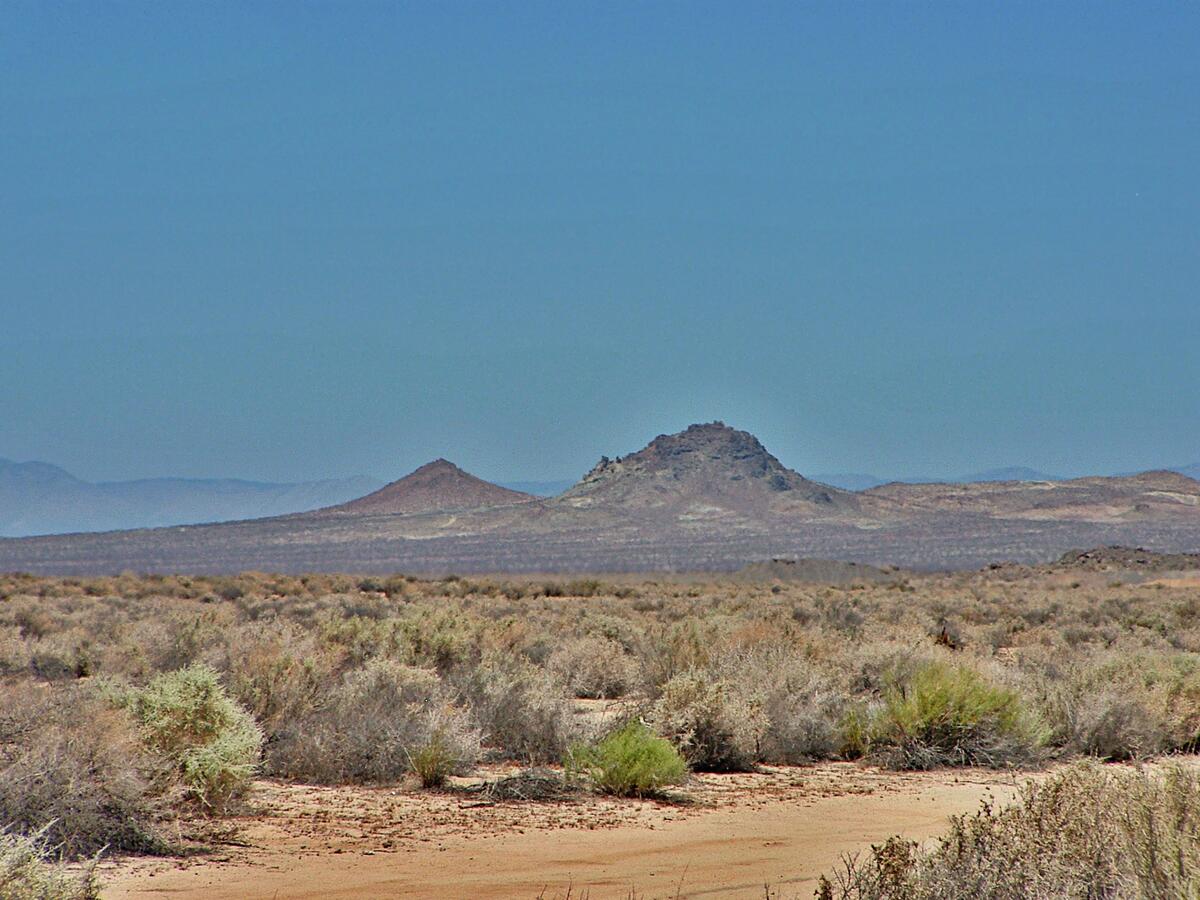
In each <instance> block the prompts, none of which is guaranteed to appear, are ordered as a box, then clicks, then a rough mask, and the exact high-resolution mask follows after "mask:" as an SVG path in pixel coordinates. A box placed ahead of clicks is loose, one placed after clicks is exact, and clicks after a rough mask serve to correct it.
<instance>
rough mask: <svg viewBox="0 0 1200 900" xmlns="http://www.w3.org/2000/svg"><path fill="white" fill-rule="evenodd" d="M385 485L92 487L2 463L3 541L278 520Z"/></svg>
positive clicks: (149, 482) (225, 482)
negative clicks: (46, 535) (200, 523)
mask: <svg viewBox="0 0 1200 900" xmlns="http://www.w3.org/2000/svg"><path fill="white" fill-rule="evenodd" d="M381 486H382V482H380V481H377V480H375V479H373V478H364V477H356V478H340V479H331V480H327V481H309V482H300V483H296V484H275V483H271V482H261V481H241V480H238V479H232V478H147V479H142V480H138V481H107V482H99V483H92V482H88V481H83V480H82V479H79V478H76V477H75V476H74V475H72V474H71V473H70V472H67V471H65V470H64V469H60V468H59V467H58V466H53V465H50V464H49V463H43V462H24V463H17V462H13V461H11V460H6V459H0V536H3V537H23V536H26V535H33V534H62V533H66V532H75V531H112V530H116V529H124V528H150V527H156V526H159V525H184V524H191V523H196V522H225V521H230V520H233V519H253V518H261V517H263V516H277V515H283V514H286V513H293V512H304V511H306V510H310V509H318V508H320V507H323V506H333V505H335V504H338V503H344V502H345V501H347V500H352V499H354V498H355V497H361V496H362V495H364V494H369V493H371V491H374V490H377V489H378V488H379V487H381Z"/></svg>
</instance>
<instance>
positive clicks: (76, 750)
mask: <svg viewBox="0 0 1200 900" xmlns="http://www.w3.org/2000/svg"><path fill="white" fill-rule="evenodd" d="M0 710H2V713H0V823H3V824H4V825H6V826H8V827H9V828H14V829H17V830H19V831H21V832H24V833H27V834H28V833H33V832H38V833H39V834H40V835H41V836H42V838H44V839H45V840H46V841H48V842H49V843H50V844H52V845H53V846H55V847H56V848H58V849H59V850H60V851H61V852H63V853H65V854H66V855H68V856H72V857H75V856H80V855H90V854H93V853H96V852H97V851H99V850H101V849H102V848H104V847H109V848H111V849H114V850H124V851H131V852H163V851H165V850H166V849H167V846H166V841H165V840H164V838H163V836H162V831H163V825H164V822H165V820H166V819H167V818H169V816H170V809H169V807H170V804H171V802H172V800H173V799H175V793H176V792H175V789H174V788H175V785H174V779H173V777H172V775H173V773H172V771H171V768H170V767H169V766H168V765H167V764H165V763H164V762H163V761H162V760H161V759H160V758H159V757H157V756H156V755H154V754H152V753H151V752H150V751H148V750H147V749H146V748H145V747H144V746H143V745H142V743H141V740H140V736H139V733H138V728H137V725H136V723H135V722H134V721H133V719H132V718H131V717H130V716H129V714H128V713H127V712H126V711H125V710H122V709H117V708H115V707H113V705H112V704H111V703H110V702H109V701H108V700H106V699H104V698H102V697H100V696H98V695H97V693H96V692H95V691H93V690H90V689H88V688H85V687H82V686H80V687H71V688H64V689H59V690H41V691H38V690H35V689H31V688H30V686H29V685H28V684H25V685H21V686H13V687H10V688H8V689H7V690H5V691H3V692H0Z"/></svg>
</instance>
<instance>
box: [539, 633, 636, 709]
mask: <svg viewBox="0 0 1200 900" xmlns="http://www.w3.org/2000/svg"><path fill="white" fill-rule="evenodd" d="M546 668H547V669H549V670H550V671H551V672H552V673H553V674H554V675H555V676H556V677H557V678H558V680H559V681H561V682H562V683H563V684H564V685H566V687H567V690H569V691H570V692H571V694H572V695H574V696H576V697H585V698H590V699H605V700H612V699H615V698H617V697H624V696H625V694H626V693H628V692H629V690H630V689H631V688H632V687H633V685H634V684H635V683H636V681H637V677H638V673H637V665H636V663H635V662H634V661H633V659H632V658H631V657H630V656H628V655H627V654H626V653H625V649H624V648H623V647H622V646H621V645H620V644H618V643H617V642H616V641H610V640H608V639H607V638H602V637H595V636H591V635H589V636H587V637H581V638H576V639H574V640H572V641H568V642H567V643H566V644H564V645H563V646H562V647H560V648H559V649H558V650H555V651H554V653H552V654H551V655H550V658H549V659H548V660H547V661H546Z"/></svg>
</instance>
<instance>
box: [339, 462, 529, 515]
mask: <svg viewBox="0 0 1200 900" xmlns="http://www.w3.org/2000/svg"><path fill="white" fill-rule="evenodd" d="M533 499H535V498H534V497H533V496H532V495H530V494H522V493H521V492H520V491H511V490H509V489H508V488H503V487H500V485H498V484H492V483H491V482H490V481H484V480H483V479H482V478H476V477H475V476H474V475H472V474H470V473H469V472H464V471H463V470H462V469H460V468H459V467H458V466H456V465H454V463H452V462H449V461H448V460H445V459H435V460H434V461H433V462H431V463H426V464H425V465H423V466H421V468H419V469H417V470H416V471H415V472H411V473H409V474H408V475H405V476H404V477H403V478H401V479H399V480H398V481H393V482H392V483H391V484H388V485H385V486H383V487H381V488H380V489H379V490H377V491H375V492H374V493H372V494H367V496H365V497H359V498H358V499H357V500H351V501H350V502H349V503H342V504H340V505H338V506H333V507H330V508H329V509H323V510H320V513H321V514H326V515H327V514H332V513H340V514H345V515H367V516H377V515H413V514H415V513H429V512H447V511H452V510H462V509H482V508H484V507H489V506H505V505H507V504H510V503H525V502H528V501H530V500H533Z"/></svg>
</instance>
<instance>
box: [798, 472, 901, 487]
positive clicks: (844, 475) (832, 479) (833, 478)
mask: <svg viewBox="0 0 1200 900" xmlns="http://www.w3.org/2000/svg"><path fill="white" fill-rule="evenodd" d="M812 480H813V481H819V482H821V484H831V485H833V486H834V487H839V488H841V489H842V490H845V491H865V490H866V489H867V488H873V487H879V485H881V484H884V480H883V479H882V478H876V477H875V476H874V475H865V474H863V473H862V472H830V473H826V474H823V475H813V476H812Z"/></svg>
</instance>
